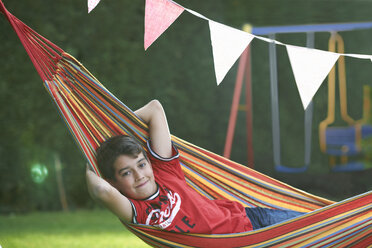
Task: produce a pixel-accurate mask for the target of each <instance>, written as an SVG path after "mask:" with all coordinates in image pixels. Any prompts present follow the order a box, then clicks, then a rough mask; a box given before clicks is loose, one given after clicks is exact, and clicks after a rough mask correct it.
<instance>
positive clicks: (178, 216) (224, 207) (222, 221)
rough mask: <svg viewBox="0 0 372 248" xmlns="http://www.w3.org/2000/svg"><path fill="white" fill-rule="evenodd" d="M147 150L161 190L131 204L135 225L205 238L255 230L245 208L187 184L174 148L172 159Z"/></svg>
mask: <svg viewBox="0 0 372 248" xmlns="http://www.w3.org/2000/svg"><path fill="white" fill-rule="evenodd" d="M148 147H149V151H150V152H149V154H148V157H149V159H150V161H151V164H152V168H153V171H154V175H155V181H156V182H157V185H158V190H157V192H156V193H155V194H154V195H152V196H150V197H149V198H147V199H145V200H132V199H131V200H130V201H131V203H132V207H133V212H134V217H133V223H138V224H146V225H151V226H157V227H159V228H161V229H164V230H167V231H174V232H190V233H202V234H222V233H238V232H245V231H250V230H252V224H251V222H250V220H249V218H248V217H247V216H246V212H245V208H244V207H243V205H241V204H240V203H238V202H234V201H228V200H210V199H208V198H206V197H204V196H202V195H200V194H199V193H197V192H196V191H195V190H194V189H192V188H191V187H189V186H188V185H187V184H186V181H185V177H184V174H183V172H182V169H181V166H180V163H179V159H178V157H179V154H178V151H177V150H176V149H175V148H173V157H171V158H169V159H164V158H161V157H160V156H158V155H157V154H156V153H154V152H153V151H152V150H151V148H150V146H149V145H148Z"/></svg>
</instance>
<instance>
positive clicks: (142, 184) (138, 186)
mask: <svg viewBox="0 0 372 248" xmlns="http://www.w3.org/2000/svg"><path fill="white" fill-rule="evenodd" d="M147 183H148V180H147V181H145V182H143V183H141V184H139V185H137V186H136V188H141V187H143V186H145V184H147Z"/></svg>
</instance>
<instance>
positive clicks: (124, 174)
mask: <svg viewBox="0 0 372 248" xmlns="http://www.w3.org/2000/svg"><path fill="white" fill-rule="evenodd" d="M129 175H130V171H126V172H124V173H122V174H121V176H123V177H124V176H129Z"/></svg>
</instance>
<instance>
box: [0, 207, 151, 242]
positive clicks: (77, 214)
mask: <svg viewBox="0 0 372 248" xmlns="http://www.w3.org/2000/svg"><path fill="white" fill-rule="evenodd" d="M0 245H1V246H2V248H18V247H19V248H24V247H28V248H40V247H45V248H47V247H53V248H59V247H63V248H66V247H69V248H74V247H76V248H78V247H79V248H81V247H89V248H95V247H97V248H98V247H99V248H102V247H130V248H132V247H149V246H148V245H146V244H145V243H144V242H143V241H142V240H140V239H139V238H137V237H136V236H135V235H133V234H132V233H131V232H129V231H128V230H127V229H126V228H125V227H124V226H123V225H122V224H121V223H120V221H118V220H117V219H116V217H115V216H114V215H113V214H111V213H110V212H108V211H105V210H93V211H73V212H68V213H63V212H37V213H31V214H25V215H9V216H1V215H0Z"/></svg>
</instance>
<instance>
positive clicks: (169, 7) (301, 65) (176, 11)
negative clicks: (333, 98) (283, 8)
mask: <svg viewBox="0 0 372 248" xmlns="http://www.w3.org/2000/svg"><path fill="white" fill-rule="evenodd" d="M99 1H100V0H88V9H89V12H90V11H91V10H92V9H93V8H94V7H95V6H96V5H97V4H98V3H99ZM184 10H187V11H188V12H189V13H190V14H192V15H194V16H196V17H198V18H201V19H203V20H206V21H208V24H209V29H210V38H211V45H212V52H213V62H214V69H215V74H216V81H217V85H219V84H220V83H221V82H222V80H223V79H224V77H225V76H226V74H227V73H228V71H229V70H230V69H231V67H232V66H233V65H234V63H235V62H236V60H237V59H238V58H239V57H240V55H241V54H242V53H243V51H244V49H245V48H246V47H247V46H248V45H249V44H250V42H251V41H252V40H253V39H254V38H257V39H259V40H262V41H264V42H268V43H275V44H276V45H283V46H286V49H287V53H288V56H289V60H290V64H291V67H292V71H293V74H294V77H295V81H296V85H297V88H298V91H299V94H300V97H301V101H302V104H303V107H304V108H306V107H307V105H308V104H309V102H310V101H311V99H312V98H313V96H314V95H315V93H316V92H317V90H318V89H319V87H320V85H321V84H322V82H323V81H324V79H325V78H326V76H327V75H328V74H329V72H330V70H331V69H332V67H333V65H334V64H335V63H336V61H337V59H338V58H339V56H348V57H354V58H359V59H368V60H371V62H372V55H364V54H339V53H330V52H327V51H321V50H317V49H310V48H304V47H298V46H292V45H288V44H284V43H282V42H279V41H276V40H272V39H269V38H265V37H261V36H256V35H253V34H250V33H247V32H244V31H241V30H239V29H235V28H232V27H230V26H227V25H224V24H221V23H218V22H215V21H213V20H210V19H208V18H207V17H205V16H203V15H201V14H199V13H197V12H196V11H194V10H191V9H187V8H184V7H183V6H181V5H180V4H178V3H176V2H174V1H172V0H146V6H145V35H144V47H145V50H147V48H148V47H149V46H150V45H151V44H152V43H153V42H154V41H155V40H156V39H157V38H158V37H159V36H160V35H162V33H163V32H164V31H165V30H166V29H167V28H168V27H169V26H170V25H172V23H173V22H174V21H175V20H176V19H177V18H178V17H179V16H180V15H181V14H182V12H183V11H184Z"/></svg>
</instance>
